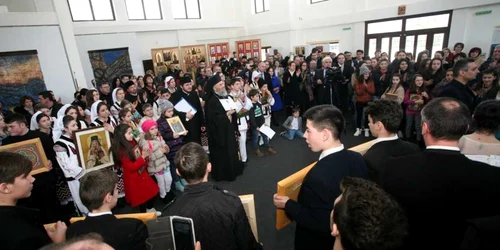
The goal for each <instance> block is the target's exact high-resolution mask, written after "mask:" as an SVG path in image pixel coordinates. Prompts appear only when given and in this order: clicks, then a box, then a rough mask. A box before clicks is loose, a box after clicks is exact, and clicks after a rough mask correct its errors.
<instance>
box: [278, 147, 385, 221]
mask: <svg viewBox="0 0 500 250" xmlns="http://www.w3.org/2000/svg"><path fill="white" fill-rule="evenodd" d="M374 142H375V140H371V141H368V142H365V143H363V144H360V145H358V146H355V147H352V148H350V149H349V150H351V151H354V152H358V153H360V154H361V155H364V154H365V153H366V151H368V149H370V147H371V146H372V145H373V143H374ZM314 165H316V162H314V163H312V164H311V165H309V166H307V167H305V168H303V169H301V170H299V171H298V172H296V173H294V174H292V175H290V176H288V177H286V178H285V179H283V180H281V181H279V182H278V185H277V188H278V191H277V194H278V195H283V196H288V197H290V199H292V200H294V201H296V200H297V197H298V195H299V192H300V188H301V187H302V183H303V182H304V178H305V177H306V175H307V173H309V170H311V168H313V167H314ZM290 223H292V221H291V220H290V218H288V216H286V213H285V210H284V209H276V229H277V230H281V229H283V228H285V227H286V226H288V225H289V224H290Z"/></svg>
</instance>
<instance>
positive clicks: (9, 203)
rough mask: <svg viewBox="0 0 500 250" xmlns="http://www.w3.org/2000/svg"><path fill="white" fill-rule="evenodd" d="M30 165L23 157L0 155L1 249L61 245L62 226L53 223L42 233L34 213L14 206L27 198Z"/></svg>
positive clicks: (29, 248) (11, 154)
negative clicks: (52, 228)
mask: <svg viewBox="0 0 500 250" xmlns="http://www.w3.org/2000/svg"><path fill="white" fill-rule="evenodd" d="M32 168H33V165H32V163H31V161H30V160H28V159H27V158H26V157H24V156H22V155H20V154H15V153H9V152H0V221H1V223H2V227H0V242H1V243H0V244H1V248H2V249H7V250H10V249H23V250H24V249H26V250H31V249H39V248H41V247H43V246H44V245H47V244H50V243H52V242H55V243H59V242H62V241H64V238H65V237H64V235H65V233H66V225H65V224H64V223H62V222H60V221H59V222H57V223H56V227H55V228H54V229H55V230H50V231H46V230H45V229H44V227H43V224H42V222H41V221H40V220H39V211H38V210H36V209H31V208H26V207H22V206H16V203H17V201H18V200H20V199H24V198H27V197H29V196H30V195H31V190H32V189H33V182H35V178H33V176H31V174H30V171H31V170H32Z"/></svg>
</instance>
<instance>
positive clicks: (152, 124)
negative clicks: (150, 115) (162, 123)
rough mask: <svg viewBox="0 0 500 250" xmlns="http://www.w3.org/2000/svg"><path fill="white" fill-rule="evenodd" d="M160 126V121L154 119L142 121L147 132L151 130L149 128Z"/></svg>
mask: <svg viewBox="0 0 500 250" xmlns="http://www.w3.org/2000/svg"><path fill="white" fill-rule="evenodd" d="M157 126H158V123H157V122H155V121H153V120H146V121H144V122H143V123H142V126H141V127H142V131H144V133H147V132H149V130H150V129H151V128H152V127H157Z"/></svg>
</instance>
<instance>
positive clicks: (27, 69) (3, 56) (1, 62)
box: [0, 50, 47, 108]
mask: <svg viewBox="0 0 500 250" xmlns="http://www.w3.org/2000/svg"><path fill="white" fill-rule="evenodd" d="M44 90H47V87H46V86H45V82H44V80H43V74H42V69H41V68H40V61H39V60H38V52H37V51H36V50H27V51H13V52H2V53H0V99H1V100H2V101H3V104H4V105H5V107H2V108H12V107H15V106H19V99H21V97H22V96H25V95H27V96H31V97H33V98H34V99H35V101H38V93H40V92H42V91H44Z"/></svg>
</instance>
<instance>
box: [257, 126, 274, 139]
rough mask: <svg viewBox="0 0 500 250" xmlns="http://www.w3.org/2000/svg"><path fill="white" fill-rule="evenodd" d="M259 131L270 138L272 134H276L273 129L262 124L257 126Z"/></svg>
mask: <svg viewBox="0 0 500 250" xmlns="http://www.w3.org/2000/svg"><path fill="white" fill-rule="evenodd" d="M259 130H260V132H261V133H263V134H265V135H266V136H267V137H269V139H272V138H273V136H274V134H276V132H274V130H273V129H272V128H270V127H268V126H266V125H262V126H261V127H260V128H259Z"/></svg>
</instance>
